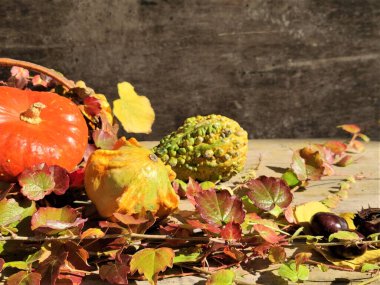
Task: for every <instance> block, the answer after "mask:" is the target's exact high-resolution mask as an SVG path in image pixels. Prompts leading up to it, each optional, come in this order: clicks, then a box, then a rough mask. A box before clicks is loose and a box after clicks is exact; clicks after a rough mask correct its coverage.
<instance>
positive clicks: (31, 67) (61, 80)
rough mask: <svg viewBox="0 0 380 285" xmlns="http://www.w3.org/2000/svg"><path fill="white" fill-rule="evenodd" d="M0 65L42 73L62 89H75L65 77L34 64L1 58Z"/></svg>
mask: <svg viewBox="0 0 380 285" xmlns="http://www.w3.org/2000/svg"><path fill="white" fill-rule="evenodd" d="M0 65H3V66H19V67H23V68H26V69H29V70H33V71H36V72H40V73H43V74H45V75H47V76H49V77H51V78H53V79H54V80H55V81H57V82H58V83H60V84H62V85H63V86H64V87H66V88H68V89H71V88H74V87H75V85H74V83H73V82H71V81H70V80H68V79H67V78H66V77H64V76H62V75H60V74H59V73H58V72H56V71H54V70H52V69H49V68H46V67H44V66H41V65H38V64H35V63H31V62H27V61H23V60H17V59H12V58H4V57H3V58H0Z"/></svg>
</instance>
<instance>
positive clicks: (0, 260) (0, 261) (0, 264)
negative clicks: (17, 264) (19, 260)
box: [0, 258, 5, 272]
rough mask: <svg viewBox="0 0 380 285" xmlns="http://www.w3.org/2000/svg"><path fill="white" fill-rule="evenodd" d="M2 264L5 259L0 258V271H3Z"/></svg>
mask: <svg viewBox="0 0 380 285" xmlns="http://www.w3.org/2000/svg"><path fill="white" fill-rule="evenodd" d="M4 264H5V260H4V259H2V258H0V272H1V271H3V266H4Z"/></svg>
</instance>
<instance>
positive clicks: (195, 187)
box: [186, 177, 203, 206]
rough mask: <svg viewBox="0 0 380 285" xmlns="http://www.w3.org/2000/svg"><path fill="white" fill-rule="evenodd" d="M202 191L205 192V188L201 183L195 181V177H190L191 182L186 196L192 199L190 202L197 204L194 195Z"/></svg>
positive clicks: (188, 184)
mask: <svg viewBox="0 0 380 285" xmlns="http://www.w3.org/2000/svg"><path fill="white" fill-rule="evenodd" d="M202 192H203V189H202V187H201V185H200V184H199V183H198V182H197V181H195V180H194V179H193V178H191V177H189V182H188V183H187V189H186V197H187V199H188V200H189V201H190V203H191V204H193V205H194V206H195V205H196V202H195V200H194V197H195V196H197V195H198V194H199V193H202Z"/></svg>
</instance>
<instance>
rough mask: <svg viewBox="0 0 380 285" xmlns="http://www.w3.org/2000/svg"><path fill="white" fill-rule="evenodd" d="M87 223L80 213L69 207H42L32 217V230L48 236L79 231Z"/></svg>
mask: <svg viewBox="0 0 380 285" xmlns="http://www.w3.org/2000/svg"><path fill="white" fill-rule="evenodd" d="M85 221H87V219H82V218H81V217H80V213H79V212H77V211H76V210H75V209H73V208H71V207H69V206H66V207H63V208H52V207H41V208H39V209H38V211H37V212H36V213H34V214H33V216H32V230H37V231H39V232H43V233H45V234H47V235H53V234H57V233H59V232H61V231H64V230H68V229H70V230H71V231H73V230H74V229H77V230H78V231H79V230H80V229H81V228H82V227H83V224H84V222H85Z"/></svg>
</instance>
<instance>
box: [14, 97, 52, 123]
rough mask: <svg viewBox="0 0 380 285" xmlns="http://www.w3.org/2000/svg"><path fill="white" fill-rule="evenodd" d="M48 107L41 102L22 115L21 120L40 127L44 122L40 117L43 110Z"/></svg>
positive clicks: (34, 104)
mask: <svg viewBox="0 0 380 285" xmlns="http://www.w3.org/2000/svg"><path fill="white" fill-rule="evenodd" d="M45 107H46V105H45V104H43V103H41V102H36V103H33V104H32V105H31V106H30V107H29V108H28V110H26V111H25V112H22V113H21V114H20V120H21V121H24V122H27V123H29V124H33V125H38V124H39V123H40V122H41V121H42V120H41V117H40V114H41V110H42V109H44V108H45Z"/></svg>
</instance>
